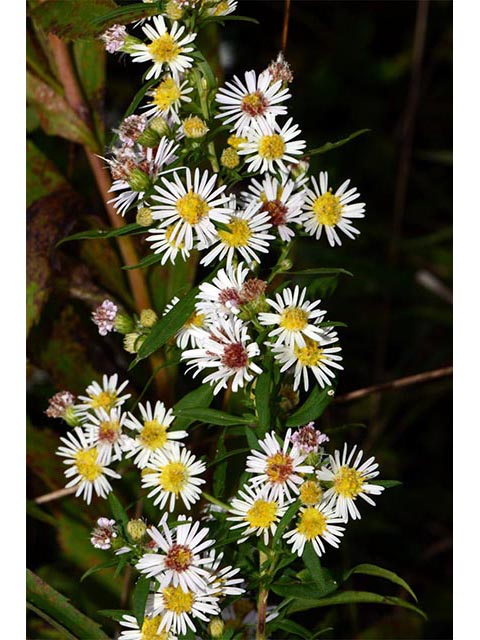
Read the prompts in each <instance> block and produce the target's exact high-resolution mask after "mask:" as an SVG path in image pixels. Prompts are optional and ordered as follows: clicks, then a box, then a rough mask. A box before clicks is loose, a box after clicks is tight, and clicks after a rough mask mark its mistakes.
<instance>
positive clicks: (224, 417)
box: [176, 409, 251, 427]
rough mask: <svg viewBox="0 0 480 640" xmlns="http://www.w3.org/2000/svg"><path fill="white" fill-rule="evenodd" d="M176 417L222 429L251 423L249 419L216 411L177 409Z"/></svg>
mask: <svg viewBox="0 0 480 640" xmlns="http://www.w3.org/2000/svg"><path fill="white" fill-rule="evenodd" d="M176 415H178V416H179V417H180V418H182V417H184V418H191V419H192V420H197V421H200V422H205V424H214V425H218V426H222V427H228V426H234V425H237V424H250V422H251V421H250V419H249V418H243V417H241V416H232V415H230V414H229V413H225V412H224V411H218V410H217V409H177V413H176Z"/></svg>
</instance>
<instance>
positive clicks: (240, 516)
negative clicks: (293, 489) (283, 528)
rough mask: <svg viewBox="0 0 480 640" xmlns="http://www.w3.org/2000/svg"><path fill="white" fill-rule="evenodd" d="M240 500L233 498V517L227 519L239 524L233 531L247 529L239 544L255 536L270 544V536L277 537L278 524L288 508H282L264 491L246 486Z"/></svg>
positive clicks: (241, 491)
mask: <svg viewBox="0 0 480 640" xmlns="http://www.w3.org/2000/svg"><path fill="white" fill-rule="evenodd" d="M238 494H239V496H240V498H233V500H232V506H231V509H230V512H231V513H233V514H234V515H233V516H230V517H229V518H227V520H230V521H232V522H237V523H238V524H235V525H233V526H232V529H240V528H242V527H243V528H245V531H244V532H243V537H242V538H240V539H239V541H238V542H239V543H241V542H244V541H245V540H246V539H247V538H248V536H250V535H252V534H255V535H257V536H262V537H263V542H264V543H265V544H268V540H269V536H270V535H272V536H274V535H275V532H276V530H277V523H278V521H279V520H280V519H281V518H282V516H283V515H284V513H285V511H286V510H287V506H286V505H285V506H280V505H279V503H278V501H277V500H274V499H273V498H272V497H271V496H268V495H267V494H266V493H265V490H264V489H256V490H254V489H253V488H252V487H251V486H249V485H244V487H243V490H240V491H239V492H238Z"/></svg>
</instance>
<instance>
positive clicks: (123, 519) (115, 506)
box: [108, 491, 128, 526]
mask: <svg viewBox="0 0 480 640" xmlns="http://www.w3.org/2000/svg"><path fill="white" fill-rule="evenodd" d="M108 504H109V505H110V509H111V511H112V516H113V518H114V519H115V520H116V521H117V522H120V523H121V524H123V525H124V526H125V525H126V524H127V522H128V515H127V512H126V511H125V509H124V508H123V507H122V504H121V502H120V500H119V499H118V498H117V496H116V495H115V494H114V493H113V491H110V493H109V494H108Z"/></svg>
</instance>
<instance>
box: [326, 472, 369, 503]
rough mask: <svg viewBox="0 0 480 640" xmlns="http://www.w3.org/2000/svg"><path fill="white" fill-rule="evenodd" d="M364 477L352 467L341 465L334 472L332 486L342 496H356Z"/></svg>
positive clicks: (360, 489)
mask: <svg viewBox="0 0 480 640" xmlns="http://www.w3.org/2000/svg"><path fill="white" fill-rule="evenodd" d="M363 483H364V477H363V476H362V474H361V473H360V472H359V471H357V470H356V469H353V468H352V467H347V466H344V467H341V468H340V469H339V470H338V471H337V473H336V474H335V479H334V481H333V488H334V489H335V492H336V493H338V494H340V495H341V496H343V497H344V498H356V497H357V496H358V494H359V493H360V492H361V491H362V487H363Z"/></svg>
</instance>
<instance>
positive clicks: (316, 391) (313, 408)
mask: <svg viewBox="0 0 480 640" xmlns="http://www.w3.org/2000/svg"><path fill="white" fill-rule="evenodd" d="M332 391H333V388H332V387H326V388H325V389H320V387H318V386H316V387H314V388H313V391H312V393H311V394H310V395H309V396H308V398H307V399H306V401H305V402H304V403H303V404H302V406H301V407H300V408H299V409H297V410H296V411H295V413H293V414H292V415H291V416H290V417H289V418H288V419H287V427H297V426H299V425H303V424H307V423H308V422H310V421H312V420H316V419H317V418H318V417H319V416H321V415H322V413H323V412H324V411H325V409H326V408H327V406H328V405H329V404H330V402H331V401H332V400H333V394H331V395H329V393H331V392H332Z"/></svg>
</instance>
